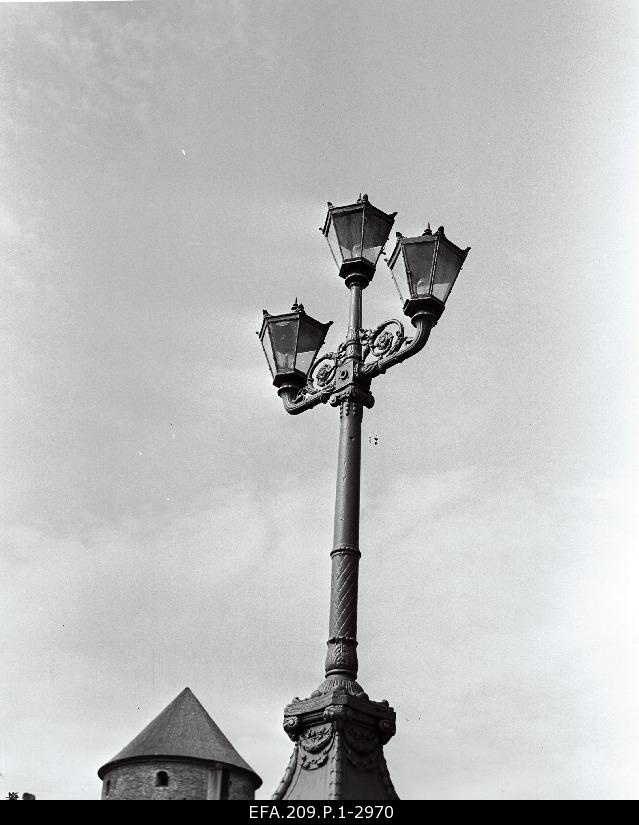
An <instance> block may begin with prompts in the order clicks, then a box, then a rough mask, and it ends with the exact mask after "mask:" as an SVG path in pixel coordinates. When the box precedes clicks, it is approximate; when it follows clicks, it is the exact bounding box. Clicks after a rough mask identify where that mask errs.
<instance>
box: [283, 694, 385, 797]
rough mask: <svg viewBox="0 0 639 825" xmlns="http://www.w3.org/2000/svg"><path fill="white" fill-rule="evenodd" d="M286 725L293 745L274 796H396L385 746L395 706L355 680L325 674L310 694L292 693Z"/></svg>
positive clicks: (286, 714) (285, 718)
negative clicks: (303, 696) (372, 695)
mask: <svg viewBox="0 0 639 825" xmlns="http://www.w3.org/2000/svg"><path fill="white" fill-rule="evenodd" d="M336 683H337V684H336ZM284 730H285V731H286V733H287V734H288V735H289V737H290V738H291V739H292V740H293V742H294V743H295V749H294V751H293V755H292V756H291V759H290V762H289V764H288V767H287V769H286V772H285V774H284V777H283V779H282V781H281V782H280V784H279V787H278V788H277V790H276V791H275V793H274V794H273V799H318V800H319V799H326V800H340V799H398V796H397V794H396V792H395V788H394V787H393V783H392V781H391V778H390V775H389V773H388V767H387V765H386V760H385V759H384V751H383V747H384V745H385V744H386V743H387V742H388V740H389V739H390V738H391V736H393V734H394V733H395V711H394V710H393V708H391V707H389V704H388V702H387V701H385V700H384V701H382V702H373V701H371V700H370V699H369V698H368V696H367V695H366V694H365V693H364V691H363V690H362V688H361V687H360V686H359V685H358V684H357V682H355V681H353V680H346V679H339V678H338V679H335V678H333V679H327V680H326V681H325V682H324V683H323V684H322V685H321V686H320V688H319V689H318V690H316V691H314V693H313V694H312V695H311V697H310V698H309V699H294V700H293V701H292V702H291V704H290V705H287V707H286V708H285V709H284Z"/></svg>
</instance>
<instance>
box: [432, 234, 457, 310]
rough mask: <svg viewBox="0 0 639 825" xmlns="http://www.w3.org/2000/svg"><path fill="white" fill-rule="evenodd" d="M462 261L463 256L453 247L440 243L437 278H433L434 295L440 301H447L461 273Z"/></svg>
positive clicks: (436, 268) (436, 269)
mask: <svg viewBox="0 0 639 825" xmlns="http://www.w3.org/2000/svg"><path fill="white" fill-rule="evenodd" d="M462 263H463V260H462V258H461V257H460V255H458V254H457V252H456V251H455V250H453V249H451V248H450V247H449V246H448V245H447V244H445V243H440V245H439V250H438V252H437V264H436V266H435V278H434V280H433V295H434V296H435V298H439V300H440V301H446V298H448V294H449V292H450V291H451V289H452V288H453V284H454V283H455V280H456V278H457V276H458V275H459V270H460V269H461V267H462Z"/></svg>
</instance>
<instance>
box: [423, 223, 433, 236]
mask: <svg viewBox="0 0 639 825" xmlns="http://www.w3.org/2000/svg"><path fill="white" fill-rule="evenodd" d="M432 234H433V231H432V229H431V228H430V221H429V222H428V226H427V227H426V229H424V231H423V232H422V235H432Z"/></svg>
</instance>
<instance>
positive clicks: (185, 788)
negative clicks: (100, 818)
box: [102, 759, 255, 800]
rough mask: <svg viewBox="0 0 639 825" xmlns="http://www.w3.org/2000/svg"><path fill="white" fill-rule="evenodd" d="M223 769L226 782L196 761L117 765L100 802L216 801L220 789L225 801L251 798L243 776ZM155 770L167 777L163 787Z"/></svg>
mask: <svg viewBox="0 0 639 825" xmlns="http://www.w3.org/2000/svg"><path fill="white" fill-rule="evenodd" d="M224 770H226V771H228V776H227V781H226V782H222V781H221V780H222V775H221V769H215V768H213V769H211V767H210V766H209V765H206V764H198V763H196V762H193V763H190V762H173V761H171V760H168V759H153V760H149V761H148V762H131V763H129V764H124V765H117V766H115V767H113V768H112V769H111V770H110V771H108V772H107V773H106V774H105V776H104V780H103V782H102V799H105V800H109V799H116V800H117V799H219V794H220V792H223V791H222V789H223V788H226V793H227V794H228V798H229V799H254V798H255V791H254V789H253V783H252V782H251V781H250V779H249V778H248V777H247V776H246V775H245V774H244V773H242V772H240V771H234V770H233V769H232V768H230V769H229V768H225V769H224ZM159 771H164V772H165V773H166V774H167V777H168V782H167V784H166V785H159V784H158V778H157V776H158V772H159Z"/></svg>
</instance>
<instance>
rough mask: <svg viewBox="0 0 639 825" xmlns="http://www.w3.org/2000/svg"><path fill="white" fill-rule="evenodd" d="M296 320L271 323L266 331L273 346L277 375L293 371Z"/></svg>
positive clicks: (297, 321) (297, 323) (297, 322)
mask: <svg viewBox="0 0 639 825" xmlns="http://www.w3.org/2000/svg"><path fill="white" fill-rule="evenodd" d="M298 325H299V320H298V319H297V318H292V319H288V320H286V321H273V322H272V323H270V324H269V325H268V331H269V334H270V336H271V343H272V345H273V355H274V356H275V367H276V370H277V372H278V373H281V372H293V370H294V369H295V347H296V344H297V327H298Z"/></svg>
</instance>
